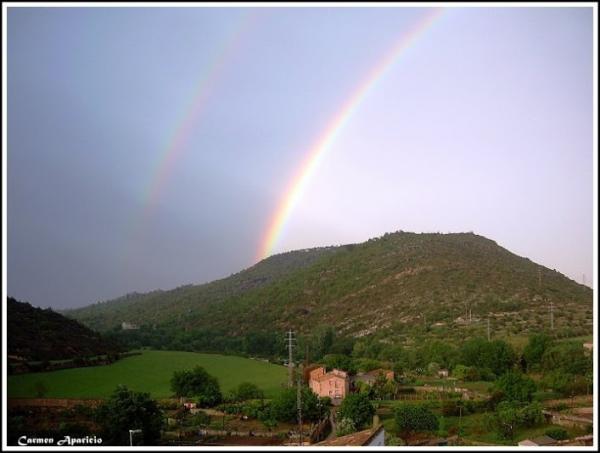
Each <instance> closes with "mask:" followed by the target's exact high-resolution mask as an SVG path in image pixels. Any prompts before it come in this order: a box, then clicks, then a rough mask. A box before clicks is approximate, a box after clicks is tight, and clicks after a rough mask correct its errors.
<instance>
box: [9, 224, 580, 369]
mask: <svg viewBox="0 0 600 453" xmlns="http://www.w3.org/2000/svg"><path fill="white" fill-rule="evenodd" d="M538 269H539V266H538V265H536V264H535V263H532V262H531V261H529V260H526V259H523V258H520V257H517V256H515V255H514V254H512V253H510V252H508V251H507V250H505V249H503V248H502V247H499V246H498V245H497V244H496V243H494V242H493V241H490V240H488V239H486V238H483V237H481V236H477V235H474V234H469V233H461V234H414V233H406V232H396V233H393V234H389V235H386V236H383V237H380V238H377V239H374V240H370V241H367V242H365V243H362V244H354V245H352V246H351V247H348V246H341V247H331V248H326V249H312V250H309V251H295V252H290V253H286V254H280V255H275V256H272V257H269V258H267V259H265V260H263V261H261V262H260V263H258V264H256V265H255V266H252V267H250V268H248V269H246V270H244V271H242V272H240V273H238V274H235V275H232V276H230V277H227V278H224V279H221V280H217V281H214V282H211V283H208V284H204V285H187V286H183V287H180V288H176V289H173V290H169V291H154V292H152V293H148V294H132V295H128V296H125V297H122V298H120V299H117V300H114V301H108V302H103V303H98V304H94V305H92V306H89V307H85V308H83V309H78V310H72V311H70V312H69V316H73V317H75V318H77V319H79V320H80V321H82V322H85V323H86V324H87V325H89V326H91V327H93V328H97V329H100V330H102V331H107V330H110V329H118V327H119V325H120V323H121V321H122V320H127V319H134V320H136V322H138V324H140V325H141V326H142V328H140V329H139V330H138V331H119V330H114V331H113V333H114V335H115V338H122V339H123V340H124V341H128V345H129V346H131V347H139V346H142V345H148V346H151V347H153V348H160V347H161V346H164V347H165V348H171V349H173V348H176V349H182V350H188V351H204V352H228V353H236V354H248V355H261V356H263V357H277V356H279V355H282V356H283V355H284V354H285V349H284V342H283V341H282V335H281V333H282V331H284V330H285V329H286V328H288V327H291V325H292V323H293V325H294V329H295V330H296V331H298V332H299V335H298V345H299V349H298V350H299V351H300V355H302V354H303V353H304V351H305V346H309V348H308V349H309V354H310V357H311V359H312V360H313V361H317V360H319V359H320V358H322V357H323V356H324V355H325V354H332V353H333V354H337V353H343V354H348V353H349V352H351V351H353V356H354V357H362V358H371V359H379V360H386V361H390V362H400V363H402V364H403V367H404V368H405V369H414V368H416V367H422V368H424V367H426V366H427V364H428V363H430V362H436V363H439V364H440V366H443V367H449V368H452V367H453V366H454V365H455V364H456V363H463V364H464V365H467V366H476V367H478V368H479V367H483V368H490V369H491V370H492V372H493V373H494V374H496V375H499V374H502V373H503V372H504V371H505V370H506V366H505V364H503V362H502V361H499V362H498V363H499V365H498V368H499V369H494V365H495V363H491V364H484V363H471V362H469V363H467V362H464V361H462V360H461V361H458V360H456V359H455V358H454V357H452V354H451V351H450V350H449V351H446V352H449V353H450V354H446V353H445V351H444V350H443V346H442V345H443V344H444V343H445V344H447V345H451V344H452V343H455V344H456V343H458V342H460V341H462V340H463V339H464V338H469V337H472V336H474V335H483V334H484V333H485V332H484V329H485V328H484V327H482V326H481V323H477V324H469V323H461V322H459V321H457V318H458V316H461V315H464V303H465V302H468V303H470V304H471V305H472V308H473V314H474V315H476V316H478V317H481V316H484V315H485V314H490V315H491V319H492V323H493V324H492V326H493V328H494V334H495V335H496V337H499V336H500V337H501V336H503V335H506V334H507V333H509V332H513V331H516V332H518V333H519V334H527V333H528V330H529V329H530V328H531V326H532V325H534V324H535V319H536V317H539V316H544V317H546V311H547V308H546V306H545V304H541V303H540V302H539V301H537V300H533V295H535V294H538V293H542V294H541V295H542V296H544V295H546V293H547V292H549V291H551V290H552V297H554V298H555V299H556V300H560V301H561V304H563V306H564V307H565V312H570V313H573V320H572V321H571V320H569V319H568V318H566V317H564V318H561V319H560V324H561V331H562V330H564V329H562V325H563V324H567V325H568V326H570V327H572V330H573V332H575V330H576V329H580V330H581V329H583V330H584V332H583V333H589V329H588V331H585V329H586V328H587V327H586V325H585V324H583V325H582V324H581V320H582V319H584V320H590V319H591V315H589V314H586V311H588V312H589V313H591V310H590V309H591V305H592V291H591V289H589V288H584V287H582V285H578V284H576V283H575V282H572V281H570V280H569V279H567V278H566V277H564V276H562V275H561V274H559V273H558V272H554V271H551V270H549V269H543V273H544V275H543V282H544V285H543V287H542V288H538V285H537V270H538ZM513 310H514V313H511V314H509V315H507V316H504V313H503V312H506V311H513ZM496 315H498V316H496ZM380 316H384V317H386V318H388V319H391V320H397V321H396V322H393V324H392V326H390V327H389V328H381V329H380V331H381V337H378V335H379V333H380V331H377V332H375V333H373V334H372V335H369V336H373V337H374V338H375V339H374V340H373V341H371V340H367V339H366V338H365V337H361V338H360V339H358V340H356V341H354V340H352V339H351V337H352V336H354V335H356V334H357V333H358V332H360V331H361V330H364V329H365V328H367V327H368V326H373V325H375V324H376V323H375V321H376V320H377V317H380ZM519 317H521V318H523V319H522V320H523V321H527V322H520V321H521V319H519ZM425 319H426V320H427V321H426V322H424V321H425ZM438 321H441V322H442V325H441V326H436V327H433V325H432V323H437V322H438ZM342 323H344V326H345V328H346V330H344V333H345V335H346V337H345V338H343V339H342V338H338V337H337V336H336V335H335V332H336V331H337V332H338V333H339V331H340V328H341V327H342ZM257 326H260V329H259V328H258V327H257ZM582 326H583V327H582ZM328 329H331V330H329V331H328ZM565 332H566V330H565ZM9 337H10V336H9ZM383 337H388V338H389V341H390V342H389V343H383V342H381V341H380V340H381V339H382V338H383ZM407 339H413V340H415V344H417V345H419V346H418V349H421V350H420V351H419V352H415V353H414V354H413V353H412V352H410V351H409V352H406V350H409V348H405V351H404V352H402V349H400V350H394V349H393V347H394V346H398V345H400V344H402V343H404V342H405V340H407ZM428 340H432V341H439V342H441V344H438V345H437V346H436V347H434V348H433V349H434V350H433V351H428V350H427V348H426V347H425V343H426V341H428ZM420 345H423V347H420ZM435 349H437V351H435ZM399 351H400V352H399ZM398 352H399V353H398ZM490 365H492V366H490Z"/></svg>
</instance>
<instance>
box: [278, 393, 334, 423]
mask: <svg viewBox="0 0 600 453" xmlns="http://www.w3.org/2000/svg"><path fill="white" fill-rule="evenodd" d="M297 398H298V396H297V389H295V388H286V389H283V390H282V391H281V392H280V393H279V395H277V396H276V397H275V398H274V399H273V402H272V403H271V411H272V415H273V417H274V418H275V419H276V420H277V421H280V422H289V423H295V422H297V421H298V420H297V418H298V405H297ZM301 398H302V419H303V420H307V421H317V420H319V418H320V417H321V415H322V407H323V404H322V402H321V401H320V400H319V397H318V396H317V395H316V394H315V393H314V392H313V391H312V390H311V389H309V388H308V387H302V390H301Z"/></svg>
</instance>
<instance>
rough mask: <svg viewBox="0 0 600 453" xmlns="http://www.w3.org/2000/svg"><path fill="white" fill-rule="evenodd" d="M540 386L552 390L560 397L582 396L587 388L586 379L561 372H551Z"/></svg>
mask: <svg viewBox="0 0 600 453" xmlns="http://www.w3.org/2000/svg"><path fill="white" fill-rule="evenodd" d="M542 385H543V386H544V388H546V389H552V390H553V391H555V392H557V393H559V394H560V395H561V396H567V397H568V396H571V395H582V394H585V393H587V391H588V388H589V382H588V378H586V377H585V376H579V375H575V374H571V373H565V372H563V371H560V370H558V371H553V372H550V373H548V374H546V375H545V376H544V377H543V379H542Z"/></svg>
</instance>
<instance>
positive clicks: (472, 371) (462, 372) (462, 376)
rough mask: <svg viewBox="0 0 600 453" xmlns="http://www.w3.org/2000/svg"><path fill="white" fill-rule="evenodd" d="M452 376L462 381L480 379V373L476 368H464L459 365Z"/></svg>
mask: <svg viewBox="0 0 600 453" xmlns="http://www.w3.org/2000/svg"><path fill="white" fill-rule="evenodd" d="M452 376H453V377H455V378H456V379H459V380H461V381H470V382H472V381H478V380H479V379H480V376H479V372H478V371H477V368H475V367H474V366H464V365H462V364H460V363H459V364H458V365H456V366H455V367H454V369H453V370H452Z"/></svg>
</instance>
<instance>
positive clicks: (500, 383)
mask: <svg viewBox="0 0 600 453" xmlns="http://www.w3.org/2000/svg"><path fill="white" fill-rule="evenodd" d="M494 387H495V390H498V391H499V392H501V395H502V399H504V400H508V401H527V402H528V401H531V400H532V398H533V393H534V392H535V391H536V385H535V382H534V381H533V380H532V379H531V378H529V377H527V376H525V375H523V374H521V373H518V372H514V371H509V372H507V373H504V374H503V375H502V376H501V377H500V379H498V380H497V381H496V383H495V386H494Z"/></svg>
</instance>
